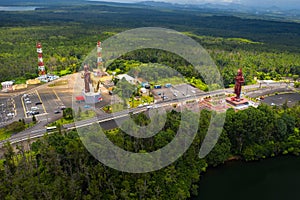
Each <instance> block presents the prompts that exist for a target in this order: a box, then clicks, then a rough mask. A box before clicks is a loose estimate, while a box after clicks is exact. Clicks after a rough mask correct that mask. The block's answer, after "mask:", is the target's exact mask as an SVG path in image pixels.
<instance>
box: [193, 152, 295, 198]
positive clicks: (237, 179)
mask: <svg viewBox="0 0 300 200" xmlns="http://www.w3.org/2000/svg"><path fill="white" fill-rule="evenodd" d="M220 199H222V200H227V199H228V200H277V199H278V200H285V199H286V200H291V199H295V200H296V199H300V157H294V156H283V157H278V158H271V159H267V160H263V161H259V162H250V163H245V162H240V161H232V162H228V163H226V164H225V165H223V166H220V167H217V168H210V169H208V171H207V173H205V174H204V175H203V176H202V179H201V181H200V189H199V196H198V197H194V198H192V200H220Z"/></svg>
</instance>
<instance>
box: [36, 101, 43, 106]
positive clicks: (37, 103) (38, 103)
mask: <svg viewBox="0 0 300 200" xmlns="http://www.w3.org/2000/svg"><path fill="white" fill-rule="evenodd" d="M41 104H43V103H42V102H40V101H38V102H36V103H35V105H41Z"/></svg>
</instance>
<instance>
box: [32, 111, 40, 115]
mask: <svg viewBox="0 0 300 200" xmlns="http://www.w3.org/2000/svg"><path fill="white" fill-rule="evenodd" d="M38 114H40V112H39V111H32V115H38Z"/></svg>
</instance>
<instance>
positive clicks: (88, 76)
mask: <svg viewBox="0 0 300 200" xmlns="http://www.w3.org/2000/svg"><path fill="white" fill-rule="evenodd" d="M83 78H84V92H85V93H89V92H90V91H91V90H90V83H91V72H90V71H89V66H88V65H84V75H83Z"/></svg>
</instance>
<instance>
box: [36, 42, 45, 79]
mask: <svg viewBox="0 0 300 200" xmlns="http://www.w3.org/2000/svg"><path fill="white" fill-rule="evenodd" d="M36 51H37V53H38V62H39V64H38V65H39V66H38V70H39V75H40V76H41V75H45V74H46V70H45V66H44V62H43V50H42V44H41V43H40V42H38V43H37V44H36Z"/></svg>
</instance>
